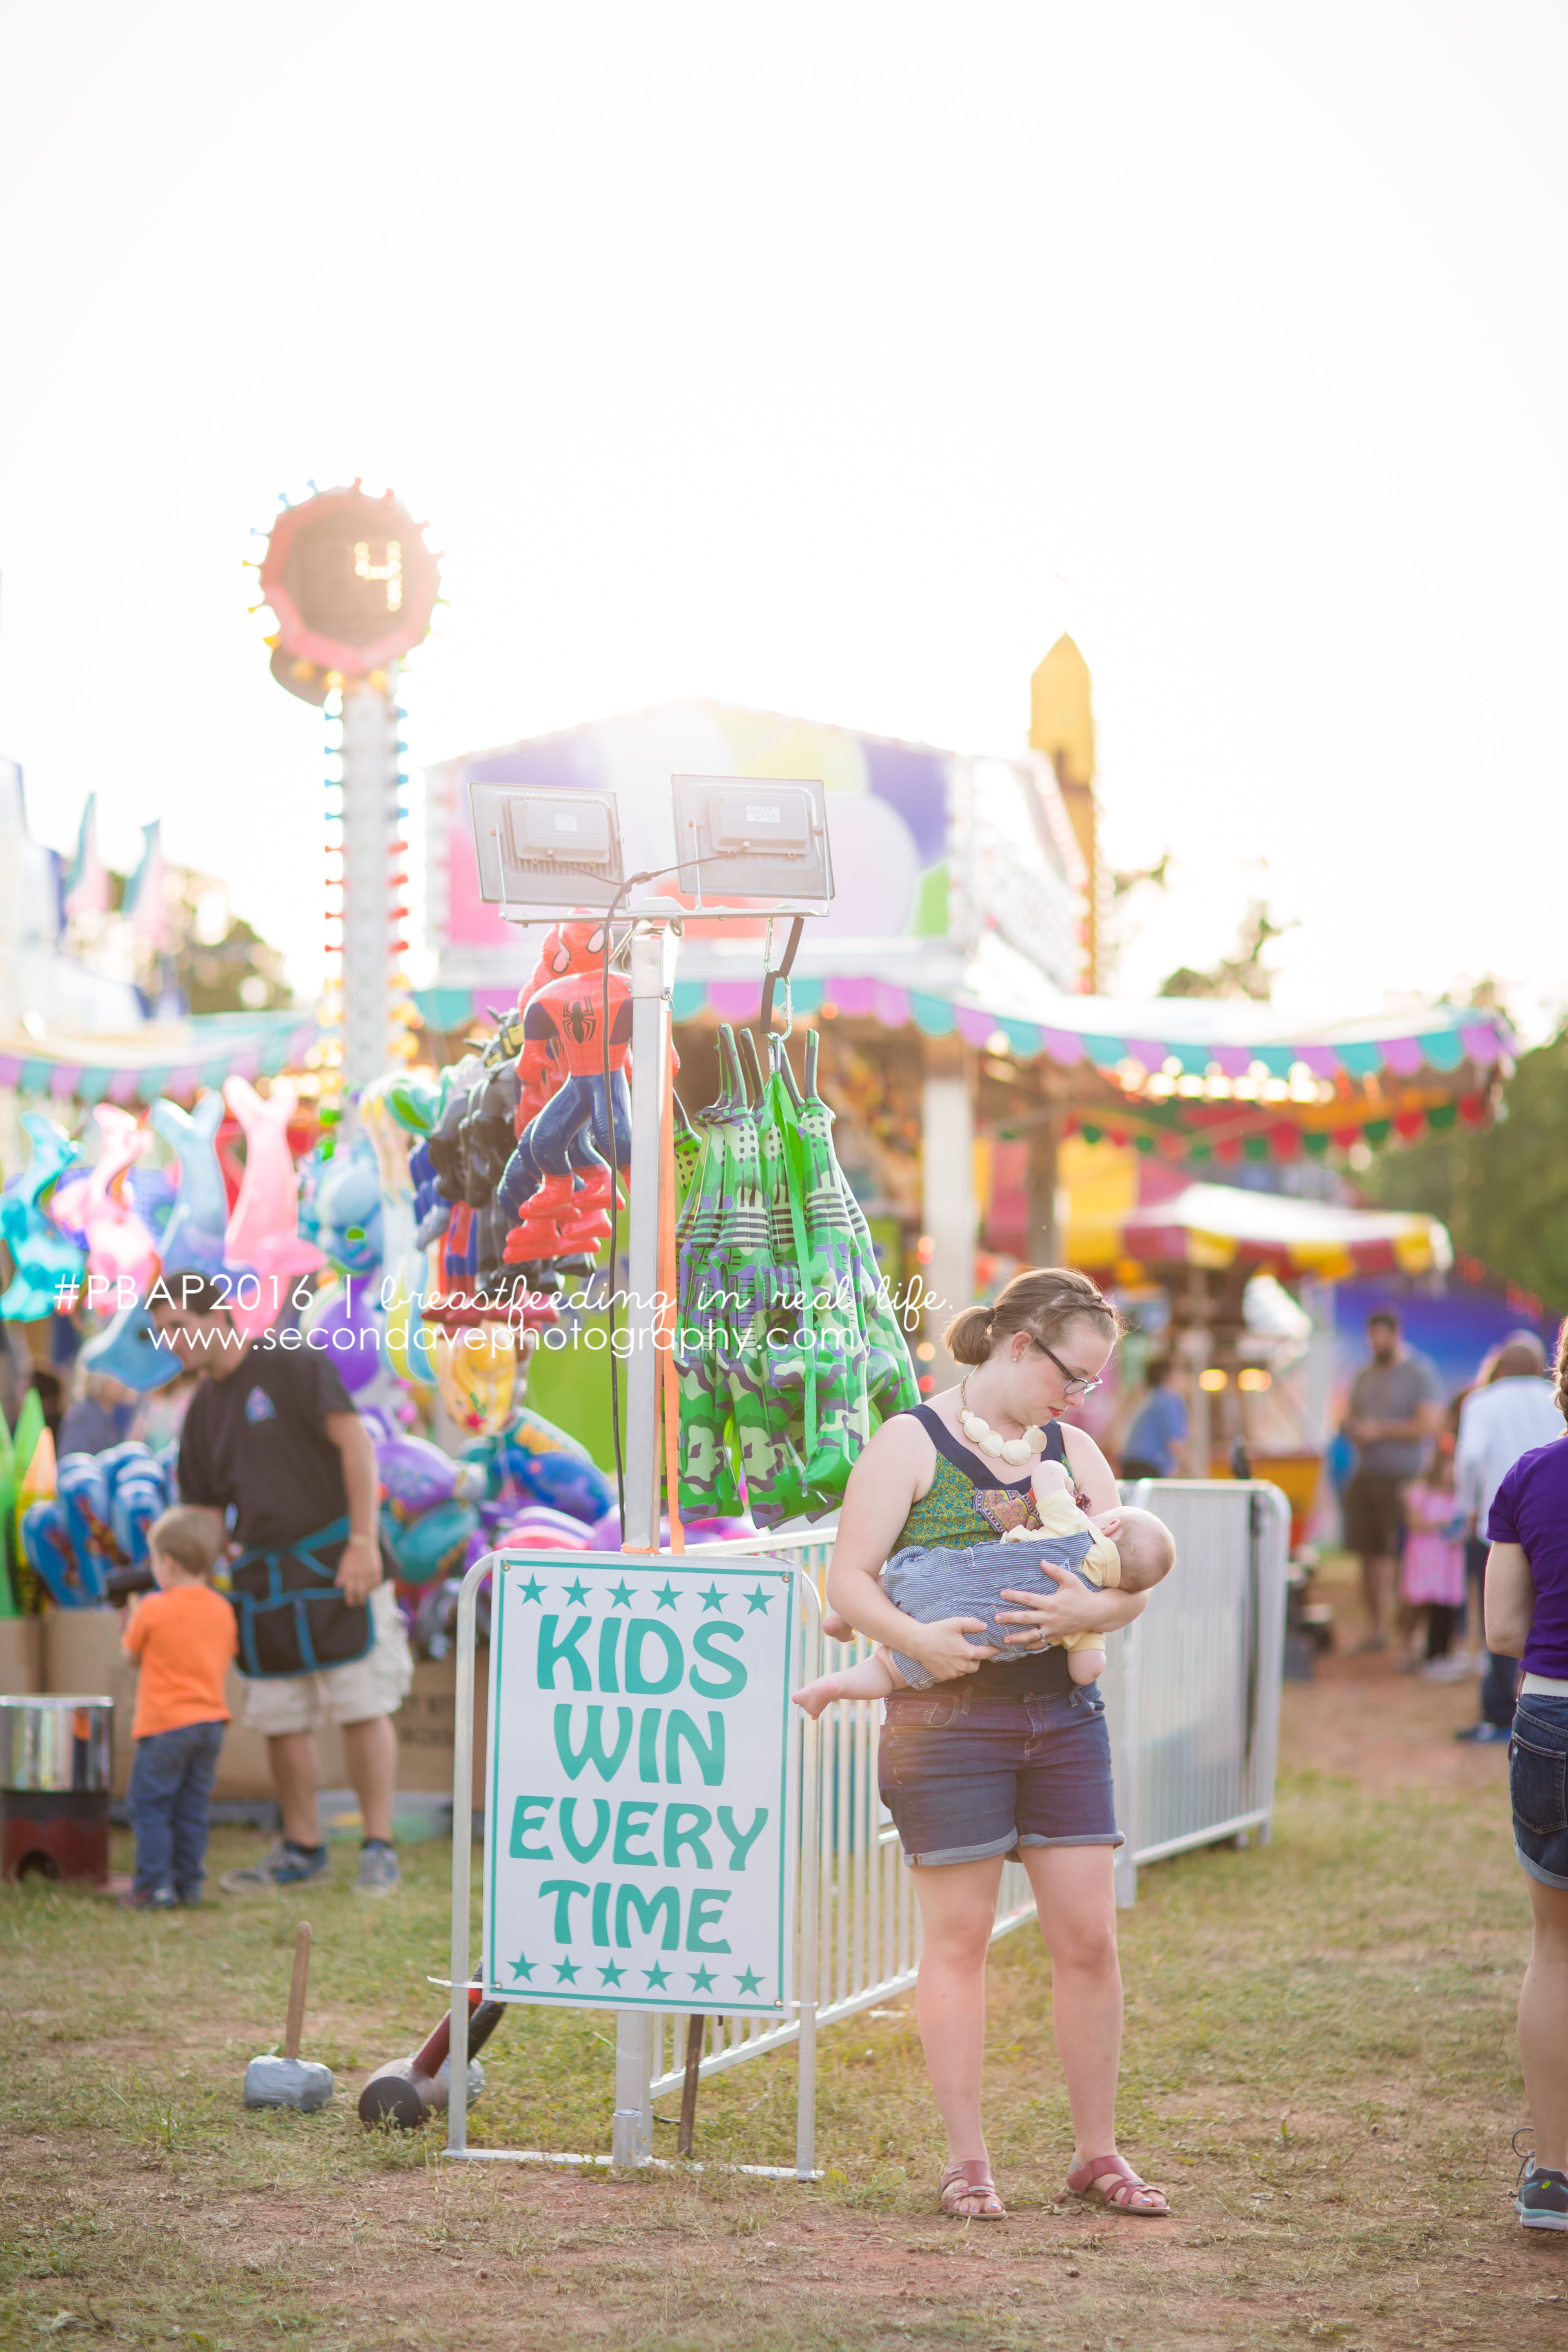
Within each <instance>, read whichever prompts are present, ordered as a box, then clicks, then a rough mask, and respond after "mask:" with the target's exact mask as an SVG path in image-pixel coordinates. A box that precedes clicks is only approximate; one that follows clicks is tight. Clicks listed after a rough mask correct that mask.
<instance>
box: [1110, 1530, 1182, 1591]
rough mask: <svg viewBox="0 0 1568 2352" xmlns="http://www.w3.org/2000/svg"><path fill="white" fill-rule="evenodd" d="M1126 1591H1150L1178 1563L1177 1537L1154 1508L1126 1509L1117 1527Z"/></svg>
mask: <svg viewBox="0 0 1568 2352" xmlns="http://www.w3.org/2000/svg"><path fill="white" fill-rule="evenodd" d="M1116 1556H1117V1558H1118V1559H1120V1560H1121V1590H1122V1591H1123V1592H1147V1591H1149V1589H1150V1587H1151V1586H1152V1585H1155V1584H1159V1583H1160V1582H1161V1581H1162V1580H1163V1579H1164V1578H1165V1577H1167V1576H1169V1574H1170V1573H1171V1570H1173V1568H1174V1566H1175V1565H1176V1538H1175V1537H1174V1536H1173V1534H1172V1533H1171V1530H1170V1528H1168V1527H1167V1526H1166V1525H1165V1522H1164V1520H1163V1519H1157V1518H1156V1517H1154V1514H1153V1512H1152V1511H1132V1510H1127V1511H1123V1512H1122V1514H1121V1524H1120V1525H1119V1527H1118V1528H1117V1530H1116Z"/></svg>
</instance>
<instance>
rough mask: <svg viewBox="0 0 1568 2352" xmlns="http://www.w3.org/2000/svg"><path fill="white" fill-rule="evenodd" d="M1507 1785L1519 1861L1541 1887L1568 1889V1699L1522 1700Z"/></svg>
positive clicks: (1532, 1695) (1536, 1696) (1531, 1696)
mask: <svg viewBox="0 0 1568 2352" xmlns="http://www.w3.org/2000/svg"><path fill="white" fill-rule="evenodd" d="M1508 1785H1509V1795H1510V1799H1511V1801H1512V1804H1513V1842H1514V1845H1515V1847H1516V1848H1517V1850H1518V1853H1519V1858H1520V1861H1521V1863H1522V1864H1523V1865H1524V1867H1525V1869H1526V1870H1527V1871H1528V1872H1529V1873H1530V1875H1531V1878H1538V1879H1539V1880H1540V1881H1541V1884H1542V1886H1565V1887H1568V1698H1548V1697H1545V1696H1542V1695H1541V1694H1540V1693H1539V1692H1535V1691H1527V1692H1526V1694H1525V1696H1523V1697H1522V1698H1521V1700H1520V1702H1519V1705H1518V1707H1517V1708H1516V1709H1515V1712H1514V1718H1513V1744H1512V1746H1511V1747H1510V1749H1509V1752H1508Z"/></svg>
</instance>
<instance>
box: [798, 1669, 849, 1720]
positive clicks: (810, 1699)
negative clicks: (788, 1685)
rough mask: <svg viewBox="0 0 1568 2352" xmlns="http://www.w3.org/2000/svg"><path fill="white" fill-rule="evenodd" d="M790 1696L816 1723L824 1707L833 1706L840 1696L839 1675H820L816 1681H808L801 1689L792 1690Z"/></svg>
mask: <svg viewBox="0 0 1568 2352" xmlns="http://www.w3.org/2000/svg"><path fill="white" fill-rule="evenodd" d="M790 1696H791V1698H792V1699H793V1700H794V1702H795V1706H798V1707H799V1709H800V1710H801V1713H802V1714H803V1715H808V1716H809V1717H811V1720H812V1721H813V1723H815V1722H816V1718H817V1717H818V1716H819V1715H820V1714H821V1713H822V1711H823V1709H824V1707H828V1706H832V1704H833V1702H834V1700H835V1699H836V1698H837V1696H838V1677H837V1675H818V1677H817V1679H816V1682H814V1683H806V1684H805V1685H803V1686H802V1688H801V1689H799V1690H797V1691H791V1693H790Z"/></svg>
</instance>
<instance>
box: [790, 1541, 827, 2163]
mask: <svg viewBox="0 0 1568 2352" xmlns="http://www.w3.org/2000/svg"><path fill="white" fill-rule="evenodd" d="M799 1582H800V1588H801V1611H800V1644H801V1664H802V1680H803V1681H807V1682H809V1681H811V1680H812V1679H813V1678H814V1677H815V1676H816V1675H819V1674H820V1673H821V1672H822V1604H821V1602H820V1601H819V1600H818V1598H817V1593H816V1583H815V1581H814V1580H813V1578H812V1577H811V1576H809V1575H808V1574H806V1573H805V1571H804V1570H803V1571H802V1572H801V1575H800V1579H799ZM802 1738H803V1741H804V1747H803V1750H802V1755H801V1771H800V1835H799V1840H798V1850H799V1853H800V1896H799V1903H800V1943H799V1946H798V1948H797V1953H796V1970H797V1981H796V1986H795V1991H796V1995H797V2001H798V2006H799V2011H800V2040H799V2042H797V2044H796V2048H795V2055H796V2062H797V2067H798V2072H797V2075H796V2081H795V2178H796V2179H797V2180H810V2179H813V2178H814V2177H815V2167H816V1993H817V1983H816V1968H817V1953H816V1944H817V1937H818V1934H819V1932H820V1929H819V1918H820V1893H821V1873H822V1838H821V1832H820V1827H819V1824H818V1821H817V1813H818V1811H819V1807H820V1794H819V1791H820V1786H821V1757H822V1726H821V1722H820V1720H817V1721H816V1722H808V1723H807V1724H806V1725H805V1730H804V1732H803V1735H802Z"/></svg>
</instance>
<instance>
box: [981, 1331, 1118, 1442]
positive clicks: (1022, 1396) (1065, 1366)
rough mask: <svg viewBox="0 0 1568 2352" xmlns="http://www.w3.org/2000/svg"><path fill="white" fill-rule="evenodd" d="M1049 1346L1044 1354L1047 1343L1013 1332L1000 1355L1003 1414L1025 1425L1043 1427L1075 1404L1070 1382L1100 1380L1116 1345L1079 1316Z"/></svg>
mask: <svg viewBox="0 0 1568 2352" xmlns="http://www.w3.org/2000/svg"><path fill="white" fill-rule="evenodd" d="M1048 1346H1049V1352H1048V1353H1047V1343H1045V1342H1042V1341H1041V1340H1038V1339H1031V1338H1030V1337H1029V1336H1028V1334H1027V1333H1026V1332H1023V1331H1015V1332H1013V1333H1011V1334H1010V1335H1009V1337H1008V1338H1007V1339H1005V1340H1004V1341H1003V1343H1002V1346H1001V1349H1000V1350H999V1351H998V1352H999V1353H1000V1355H1001V1357H1002V1360H1003V1365H1004V1368H1005V1372H1006V1375H1007V1389H1006V1395H1007V1405H1006V1410H1007V1411H1008V1412H1010V1413H1011V1414H1012V1415H1013V1417H1014V1418H1015V1419H1016V1420H1017V1421H1021V1422H1023V1423H1026V1424H1027V1423H1030V1422H1044V1421H1047V1420H1048V1419H1050V1418H1052V1417H1053V1416H1054V1415H1056V1414H1057V1413H1059V1412H1065V1411H1067V1410H1068V1409H1070V1407H1071V1406H1072V1405H1074V1404H1075V1403H1077V1402H1078V1401H1079V1394H1080V1393H1081V1391H1076V1390H1075V1391H1073V1392H1072V1393H1071V1394H1069V1393H1068V1383H1069V1381H1071V1380H1072V1379H1074V1378H1075V1377H1076V1378H1082V1379H1085V1380H1091V1381H1097V1380H1099V1379H1100V1376H1101V1374H1102V1373H1103V1372H1104V1370H1105V1367H1106V1366H1107V1364H1108V1363H1109V1362H1110V1358H1111V1352H1112V1350H1113V1349H1114V1348H1115V1346H1116V1342H1115V1340H1114V1339H1110V1337H1109V1336H1108V1335H1107V1334H1106V1333H1105V1332H1104V1331H1103V1330H1102V1329H1101V1328H1100V1325H1099V1324H1098V1323H1096V1322H1094V1321H1092V1320H1091V1319H1090V1318H1089V1316H1087V1315H1077V1316H1075V1317H1074V1318H1073V1319H1072V1321H1071V1322H1070V1323H1069V1324H1068V1326H1067V1328H1066V1329H1065V1330H1064V1331H1063V1332H1062V1333H1061V1334H1060V1335H1059V1336H1058V1338H1056V1339H1052V1340H1051V1341H1050V1342H1049V1343H1048ZM1057 1358H1059V1359H1060V1361H1059V1362H1058V1361H1056V1360H1055V1359H1057Z"/></svg>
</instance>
